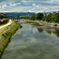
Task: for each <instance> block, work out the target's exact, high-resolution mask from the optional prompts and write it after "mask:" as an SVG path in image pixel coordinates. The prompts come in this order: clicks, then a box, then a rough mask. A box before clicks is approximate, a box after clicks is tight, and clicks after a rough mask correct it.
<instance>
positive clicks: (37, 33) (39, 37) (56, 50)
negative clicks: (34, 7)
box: [1, 21, 59, 59]
mask: <svg viewBox="0 0 59 59" xmlns="http://www.w3.org/2000/svg"><path fill="white" fill-rule="evenodd" d="M20 23H22V21H21V22H20ZM21 25H22V28H21V29H19V30H18V31H17V32H16V33H15V34H14V35H13V36H12V37H11V39H10V43H9V44H8V46H7V48H6V49H5V51H4V53H3V56H2V58H1V59H59V30H56V29H55V28H51V27H47V26H37V25H31V24H28V23H25V22H23V24H21Z"/></svg>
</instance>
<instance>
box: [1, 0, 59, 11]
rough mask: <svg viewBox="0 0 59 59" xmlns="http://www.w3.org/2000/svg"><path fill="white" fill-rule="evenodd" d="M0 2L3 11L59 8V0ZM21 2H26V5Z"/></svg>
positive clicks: (9, 0) (3, 0) (12, 0)
mask: <svg viewBox="0 0 59 59" xmlns="http://www.w3.org/2000/svg"><path fill="white" fill-rule="evenodd" d="M0 2H1V3H0V11H1V12H42V11H57V10H59V0H0ZM21 3H23V4H25V6H24V5H21ZM27 5H29V6H27Z"/></svg>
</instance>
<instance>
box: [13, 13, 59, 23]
mask: <svg viewBox="0 0 59 59" xmlns="http://www.w3.org/2000/svg"><path fill="white" fill-rule="evenodd" d="M13 18H18V19H29V20H43V21H47V22H59V13H50V14H48V15H47V14H45V15H44V13H37V14H34V15H30V16H19V15H18V16H16V17H13Z"/></svg>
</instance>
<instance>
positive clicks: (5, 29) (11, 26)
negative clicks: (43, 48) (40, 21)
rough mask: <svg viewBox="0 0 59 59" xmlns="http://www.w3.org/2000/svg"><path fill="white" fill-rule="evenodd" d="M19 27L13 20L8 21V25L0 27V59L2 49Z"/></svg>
mask: <svg viewBox="0 0 59 59" xmlns="http://www.w3.org/2000/svg"><path fill="white" fill-rule="evenodd" d="M21 27H22V26H21V25H20V24H19V23H17V22H15V21H13V20H9V21H8V23H6V24H4V25H1V26H0V59H1V56H2V54H3V51H4V49H5V48H6V46H7V45H8V43H9V42H10V38H11V36H12V35H13V34H14V33H15V32H16V30H18V28H21Z"/></svg>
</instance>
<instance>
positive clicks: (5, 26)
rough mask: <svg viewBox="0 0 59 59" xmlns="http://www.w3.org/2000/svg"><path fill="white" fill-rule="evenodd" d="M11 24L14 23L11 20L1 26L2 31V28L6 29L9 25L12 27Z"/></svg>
mask: <svg viewBox="0 0 59 59" xmlns="http://www.w3.org/2000/svg"><path fill="white" fill-rule="evenodd" d="M11 23H12V21H11V20H9V22H8V23H7V24H5V25H2V26H0V29H2V28H4V27H6V26H8V25H10V24H11Z"/></svg>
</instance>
